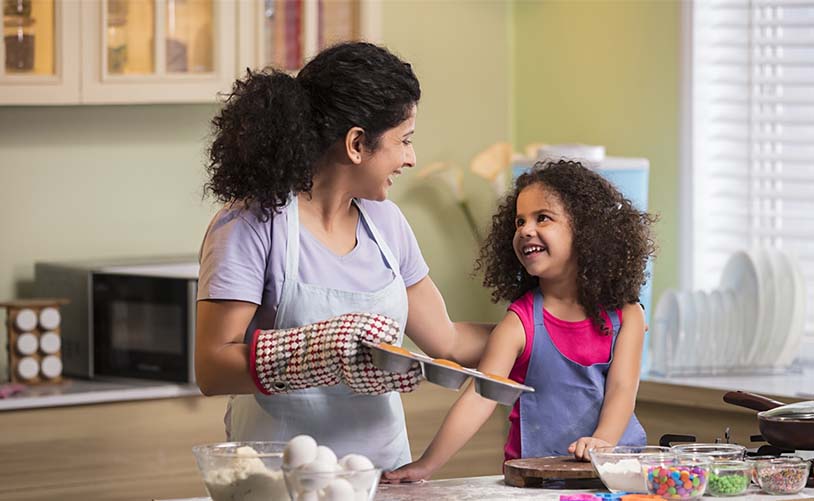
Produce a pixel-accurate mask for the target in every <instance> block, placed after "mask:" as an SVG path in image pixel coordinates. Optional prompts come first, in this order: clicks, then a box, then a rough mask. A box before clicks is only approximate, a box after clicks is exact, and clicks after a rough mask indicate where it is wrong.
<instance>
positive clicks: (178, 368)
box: [34, 256, 198, 383]
mask: <svg viewBox="0 0 814 501" xmlns="http://www.w3.org/2000/svg"><path fill="white" fill-rule="evenodd" d="M34 281H35V285H34V292H35V293H36V295H37V296H38V297H59V298H65V299H68V300H69V301H70V302H69V303H68V304H65V305H63V306H62V307H61V313H62V363H63V367H64V369H63V371H64V373H65V374H66V375H69V376H78V377H83V378H88V379H94V378H106V377H125V378H141V379H154V380H161V381H176V382H184V383H192V382H194V381H195V370H194V365H193V357H194V353H195V313H196V307H195V303H196V296H197V290H198V260H197V257H196V256H179V257H167V258H150V259H145V258H143V259H137V260H116V261H108V262H103V261H94V262H73V263H70V262H68V263H36V264H35V266H34Z"/></svg>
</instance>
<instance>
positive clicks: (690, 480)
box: [639, 454, 711, 500]
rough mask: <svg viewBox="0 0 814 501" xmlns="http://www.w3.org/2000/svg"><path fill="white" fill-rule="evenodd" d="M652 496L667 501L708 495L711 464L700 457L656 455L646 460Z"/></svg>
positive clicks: (649, 488) (645, 469) (644, 470)
mask: <svg viewBox="0 0 814 501" xmlns="http://www.w3.org/2000/svg"><path fill="white" fill-rule="evenodd" d="M639 462H640V463H641V464H642V473H643V474H644V480H645V484H646V485H647V492H648V494H655V495H657V496H661V497H663V498H664V499H673V500H674V499H680V500H686V499H698V498H700V497H701V496H703V495H704V491H705V490H706V488H707V480H708V479H709V467H710V464H711V461H710V460H709V459H708V458H705V457H700V456H683V457H679V456H676V455H674V454H653V455H650V456H646V457H642V458H641V459H640V460H639Z"/></svg>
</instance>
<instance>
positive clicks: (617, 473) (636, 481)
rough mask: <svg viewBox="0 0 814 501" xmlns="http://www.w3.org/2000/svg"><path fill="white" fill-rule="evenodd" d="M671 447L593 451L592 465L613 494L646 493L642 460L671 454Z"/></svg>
mask: <svg viewBox="0 0 814 501" xmlns="http://www.w3.org/2000/svg"><path fill="white" fill-rule="evenodd" d="M669 453H670V448H669V447H658V446H655V445H653V446H639V447H636V446H624V445H618V446H613V447H597V448H595V449H591V451H590V455H591V464H592V465H593V467H594V470H596V473H597V475H599V479H600V480H602V483H603V484H605V487H607V488H608V490H609V491H611V492H631V493H646V492H647V486H646V485H645V483H644V476H643V475H642V465H641V463H640V461H639V460H640V459H641V458H643V457H647V456H651V455H654V454H655V455H663V454H669Z"/></svg>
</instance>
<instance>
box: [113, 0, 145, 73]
mask: <svg viewBox="0 0 814 501" xmlns="http://www.w3.org/2000/svg"><path fill="white" fill-rule="evenodd" d="M106 7H107V8H106V9H105V10H106V14H107V22H106V24H105V28H106V31H105V43H106V45H107V50H106V51H105V54H106V56H107V73H108V74H110V75H148V74H151V73H154V71H155V58H154V53H155V50H154V45H153V44H154V40H155V6H154V3H153V2H152V1H145V0H107V2H106Z"/></svg>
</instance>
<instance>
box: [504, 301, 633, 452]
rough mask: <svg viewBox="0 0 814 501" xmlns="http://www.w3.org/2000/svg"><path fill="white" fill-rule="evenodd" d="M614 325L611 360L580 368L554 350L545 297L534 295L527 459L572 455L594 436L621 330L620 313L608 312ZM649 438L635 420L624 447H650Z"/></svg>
mask: <svg viewBox="0 0 814 501" xmlns="http://www.w3.org/2000/svg"><path fill="white" fill-rule="evenodd" d="M607 313H608V315H609V316H610V319H611V324H612V326H613V341H612V344H611V359H610V360H609V361H608V362H607V363H598V364H592V365H589V366H587V367H586V366H584V365H580V364H578V363H576V362H573V361H571V360H569V359H568V358H566V357H565V356H564V355H563V354H562V353H560V351H559V350H558V349H557V347H556V346H554V342H553V341H552V340H551V336H550V335H549V334H548V329H546V327H545V322H543V295H542V294H541V293H540V289H537V290H536V291H535V293H534V344H533V345H532V349H531V358H530V359H529V368H528V372H527V373H526V380H525V381H524V384H527V385H529V386H531V387H532V388H534V389H535V390H536V391H535V392H534V393H523V394H522V395H520V455H521V456H522V457H524V458H531V457H543V456H568V455H570V454H569V452H568V446H569V445H570V444H571V442H573V441H574V440H576V439H578V438H580V437H590V436H591V435H592V434H593V432H594V430H595V429H596V427H597V425H598V424H599V413H600V411H601V410H602V403H603V402H604V401H605V380H606V379H607V377H608V370H609V369H610V364H611V362H612V361H613V348H614V347H615V346H616V338H617V337H618V335H619V329H620V327H621V325H620V323H619V316H618V315H617V314H616V311H615V310H612V311H608V312H607ZM646 443H647V437H646V436H645V433H644V428H642V425H641V424H639V420H638V419H636V415H635V414H634V415H633V416H631V417H630V421H628V424H627V428H625V431H624V433H623V435H622V438H621V439H620V440H619V445H645V444H646Z"/></svg>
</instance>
